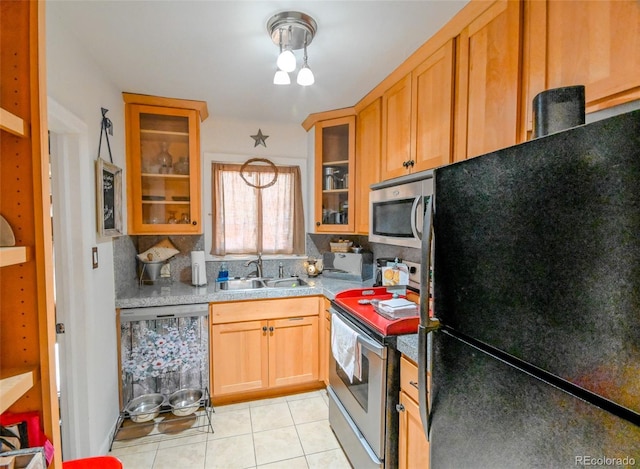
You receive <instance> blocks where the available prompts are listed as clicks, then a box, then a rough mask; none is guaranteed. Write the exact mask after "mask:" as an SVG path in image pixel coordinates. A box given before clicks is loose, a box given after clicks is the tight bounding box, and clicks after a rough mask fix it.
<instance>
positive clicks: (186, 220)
mask: <svg viewBox="0 0 640 469" xmlns="http://www.w3.org/2000/svg"><path fill="white" fill-rule="evenodd" d="M190 222H191V221H190V220H189V214H188V213H187V212H183V213H182V217H181V218H180V223H183V224H185V225H186V224H189V223H190Z"/></svg>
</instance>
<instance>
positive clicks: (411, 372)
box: [398, 356, 429, 469]
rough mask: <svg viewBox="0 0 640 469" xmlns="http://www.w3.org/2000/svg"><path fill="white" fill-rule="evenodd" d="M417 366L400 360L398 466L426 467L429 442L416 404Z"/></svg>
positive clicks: (402, 359)
mask: <svg viewBox="0 0 640 469" xmlns="http://www.w3.org/2000/svg"><path fill="white" fill-rule="evenodd" d="M417 382H418V367H417V366H416V364H415V363H414V362H412V361H410V360H408V359H407V358H406V357H404V356H403V357H402V358H401V360H400V432H399V435H398V467H399V468H400V469H416V468H420V469H428V468H429V442H428V441H427V438H426V436H425V434H424V429H423V427H422V421H421V420H420V407H419V405H418V388H417Z"/></svg>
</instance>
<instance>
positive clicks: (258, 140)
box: [251, 129, 269, 148]
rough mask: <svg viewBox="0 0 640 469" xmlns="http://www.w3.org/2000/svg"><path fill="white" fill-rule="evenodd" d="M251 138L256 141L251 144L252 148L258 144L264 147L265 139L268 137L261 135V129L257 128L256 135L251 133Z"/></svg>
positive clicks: (265, 145)
mask: <svg viewBox="0 0 640 469" xmlns="http://www.w3.org/2000/svg"><path fill="white" fill-rule="evenodd" d="M251 138H252V139H254V140H255V141H256V143H255V144H254V145H253V147H254V148H255V147H257V146H258V145H262V146H263V147H265V148H266V147H267V144H266V142H265V140H266V139H268V138H269V136H268V135H262V129H258V133H257V134H256V135H251Z"/></svg>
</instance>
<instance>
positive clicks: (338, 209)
mask: <svg viewBox="0 0 640 469" xmlns="http://www.w3.org/2000/svg"><path fill="white" fill-rule="evenodd" d="M355 122H356V121H355V116H347V117H341V118H338V119H331V120H326V121H321V122H317V123H316V125H315V129H316V130H315V132H316V133H315V155H316V165H315V175H316V197H315V201H316V207H315V224H316V231H317V232H320V233H353V231H354V226H355V224H354V217H353V216H350V211H352V210H353V194H354V190H353V181H355V173H354V157H355Z"/></svg>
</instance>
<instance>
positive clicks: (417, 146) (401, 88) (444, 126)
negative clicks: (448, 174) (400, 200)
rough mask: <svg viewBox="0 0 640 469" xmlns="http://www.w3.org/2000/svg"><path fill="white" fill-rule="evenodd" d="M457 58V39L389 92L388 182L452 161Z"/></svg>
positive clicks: (385, 168) (386, 114) (385, 156)
mask: <svg viewBox="0 0 640 469" xmlns="http://www.w3.org/2000/svg"><path fill="white" fill-rule="evenodd" d="M453 57H454V43H453V39H451V40H449V41H447V42H446V44H445V45H443V46H442V47H441V48H440V49H438V50H437V51H436V52H434V53H433V54H432V55H431V56H430V57H429V58H427V59H426V60H425V61H424V62H422V63H421V64H420V65H418V66H417V67H416V68H415V69H414V70H412V71H411V73H410V74H408V75H407V76H405V77H404V78H402V79H401V80H400V81H399V82H398V83H396V84H395V85H393V86H392V87H391V88H390V89H389V90H388V91H387V92H386V93H385V94H384V95H383V98H382V99H383V120H382V122H383V139H382V141H383V152H382V174H381V179H382V180H386V179H390V178H394V177H398V176H402V175H405V174H408V173H412V172H417V171H423V170H426V169H432V168H436V167H438V166H442V165H445V164H447V163H450V162H451V150H452V129H453V85H454V81H453V78H454V73H453V72H454V60H453Z"/></svg>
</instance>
